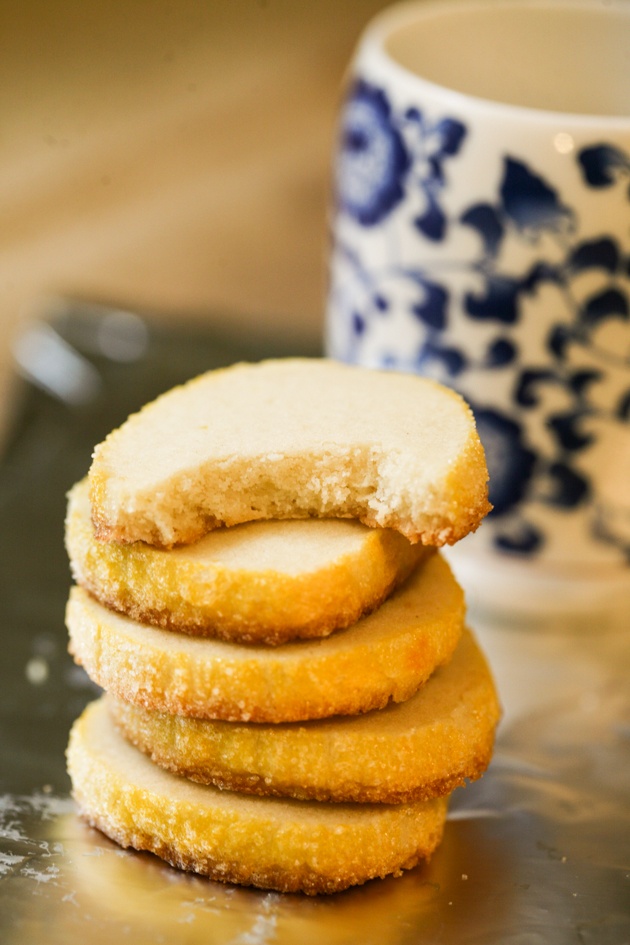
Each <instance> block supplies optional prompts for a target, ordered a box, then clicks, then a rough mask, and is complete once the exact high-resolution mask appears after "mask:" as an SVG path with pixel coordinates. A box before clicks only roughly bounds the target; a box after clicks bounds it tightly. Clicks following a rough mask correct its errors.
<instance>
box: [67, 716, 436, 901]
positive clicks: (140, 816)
mask: <svg viewBox="0 0 630 945" xmlns="http://www.w3.org/2000/svg"><path fill="white" fill-rule="evenodd" d="M67 757H68V771H69V773H70V778H71V780H72V790H73V795H74V797H75V799H76V802H77V804H78V806H79V810H80V811H81V813H82V815H83V816H84V818H85V819H86V820H87V821H88V822H89V823H90V824H92V825H93V826H95V827H98V828H99V829H100V830H102V831H103V833H105V834H107V836H109V837H110V838H111V839H113V840H115V841H116V842H117V843H119V844H120V845H121V846H124V847H134V848H135V849H137V850H149V851H151V852H152V853H156V854H157V855H158V856H160V857H161V858H162V859H164V860H166V861H167V862H169V863H171V864H172V865H173V866H177V867H180V868H183V869H187V870H193V871H195V872H197V873H203V874H205V875H208V876H210V877H211V878H212V879H215V880H220V881H222V882H232V883H241V884H245V885H254V886H260V887H263V888H265V889H276V890H279V891H280V892H305V893H308V894H316V893H333V892H337V891H339V890H341V889H346V888H347V887H348V886H352V885H357V884H360V883H364V882H366V881H367V880H369V879H372V878H375V877H377V876H378V877H383V876H387V875H389V874H392V873H393V874H398V873H400V872H401V871H402V870H403V869H408V868H411V867H413V866H415V865H416V864H417V863H418V862H419V861H420V860H421V859H426V858H428V857H429V856H430V855H431V854H432V852H433V851H434V850H435V848H436V846H437V845H438V843H439V841H440V839H441V836H442V830H443V826H444V820H445V817H446V809H447V799H446V798H436V799H434V800H432V801H426V802H416V803H414V804H398V805H374V804H334V805H333V804H320V803H317V802H308V801H296V800H281V799H278V798H263V797H247V796H245V795H240V794H233V793H231V792H228V791H219V790H217V789H216V788H213V787H208V786H206V785H199V784H195V783H193V782H192V781H187V780H186V779H184V778H179V777H176V776H175V775H173V774H169V773H168V772H166V771H163V770H162V769H161V768H158V767H157V766H156V765H153V764H152V763H151V762H150V761H149V759H148V758H146V756H145V755H143V754H142V753H141V752H139V751H138V750H137V749H135V748H133V747H132V746H131V745H129V744H128V743H127V742H126V741H125V739H124V738H123V737H122V735H120V733H119V732H118V731H117V729H116V727H115V725H114V723H113V722H112V721H111V720H110V718H109V715H108V713H107V711H106V709H105V706H104V704H103V702H102V701H100V700H99V701H98V702H96V703H93V704H92V705H91V706H88V708H87V709H86V710H85V712H84V714H83V715H82V716H81V717H80V718H79V719H78V721H77V722H76V723H75V725H74V727H73V729H72V732H71V736H70V743H69V746H68V753H67Z"/></svg>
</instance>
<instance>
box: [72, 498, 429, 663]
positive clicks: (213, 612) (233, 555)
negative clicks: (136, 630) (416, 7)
mask: <svg viewBox="0 0 630 945" xmlns="http://www.w3.org/2000/svg"><path fill="white" fill-rule="evenodd" d="M65 535H66V547H67V550H68V555H69V558H70V567H71V570H72V573H73V576H74V578H75V580H76V581H77V583H78V584H80V585H81V586H82V587H84V588H86V590H88V591H89V592H90V593H91V594H92V595H93V596H94V597H96V598H97V599H98V600H99V601H100V602H101V603H102V604H104V605H105V606H106V607H109V608H112V609H114V610H117V611H119V612H121V613H125V614H127V616H129V617H132V618H133V619H134V620H138V621H140V622H141V623H148V624H154V625H156V626H160V627H164V628H167V629H170V630H179V631H181V632H184V633H190V634H194V635H201V636H211V637H217V638H219V639H223V640H232V641H234V642H240V643H267V644H273V645H276V644H279V643H285V642H287V641H289V640H295V639H308V638H317V637H324V636H327V635H328V634H330V633H331V632H332V631H334V630H338V629H340V628H344V627H349V626H351V624H353V623H355V622H356V621H357V620H358V619H359V618H360V617H361V616H362V615H363V614H365V613H368V612H369V611H372V610H374V609H375V608H376V607H377V606H378V605H379V604H381V603H382V601H383V600H385V598H386V597H387V596H388V595H389V593H390V592H391V591H392V589H393V588H394V587H396V586H398V585H399V584H400V583H401V582H402V581H403V580H404V579H405V578H406V577H408V575H409V574H410V572H411V571H412V569H413V568H414V567H415V566H416V565H417V564H418V562H419V561H420V560H421V558H423V557H427V556H428V555H429V554H430V553H431V549H428V548H425V547H423V546H421V545H418V544H416V545H412V544H411V543H410V542H409V541H408V540H407V539H406V538H405V537H404V536H403V535H401V534H400V533H399V532H395V531H393V530H392V529H381V528H368V527H367V526H365V525H362V524H361V523H360V522H354V521H350V520H343V519H308V520H285V521H264V522H252V523H249V524H243V525H237V526H235V527H234V528H229V529H227V528H220V529H216V530H215V531H212V532H210V533H209V534H208V535H205V536H204V537H203V538H201V539H200V540H199V541H198V542H195V543H194V544H192V545H182V546H180V547H178V548H173V549H171V550H170V551H165V550H164V549H161V548H154V547H152V546H151V545H147V544H146V543H144V542H135V543H134V544H131V545H121V544H118V543H116V542H102V541H98V540H97V539H96V537H95V535H94V528H93V526H92V521H91V517H90V500H89V492H88V483H87V481H86V480H83V481H82V482H80V483H77V485H76V486H74V488H73V489H72V490H71V491H70V493H69V496H68V512H67V516H66V529H65Z"/></svg>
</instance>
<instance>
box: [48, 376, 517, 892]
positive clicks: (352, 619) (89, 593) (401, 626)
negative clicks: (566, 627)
mask: <svg viewBox="0 0 630 945" xmlns="http://www.w3.org/2000/svg"><path fill="white" fill-rule="evenodd" d="M486 479H487V473H486V468H485V461H484V457H483V451H482V449H481V446H480V444H479V440H478V438H477V434H476V431H475V427H474V422H473V419H472V415H471V413H470V411H469V409H468V408H467V407H466V405H465V404H464V403H463V401H462V400H461V399H460V398H459V397H457V396H456V395H454V394H453V393H451V392H450V391H447V390H446V389H444V388H441V387H439V386H438V385H435V384H433V383H432V382H430V381H426V380H423V379H420V378H416V377H411V376H405V375H396V374H391V373H381V372H371V371H365V370H361V369H356V368H350V367H346V366H343V365H340V364H335V363H332V362H327V361H319V360H318V361H315V360H314V361H309V360H299V359H298V360H294V359H289V360H284V361H272V362H264V363H262V364H259V365H237V366H235V367H233V368H230V369H227V370H224V371H216V372H210V373H209V374H207V375H204V376H202V377H201V378H197V379H196V380H194V381H192V382H190V383H189V384H187V385H185V386H183V387H181V388H176V389H175V390H174V391H171V392H169V393H168V394H166V395H164V396H163V397H161V398H159V399H158V400H157V401H155V402H154V403H153V404H150V405H149V406H148V407H145V408H144V410H142V411H141V412H140V413H139V414H137V415H135V416H133V417H131V418H129V420H128V421H127V422H126V423H125V424H124V425H123V426H122V427H121V428H120V429H119V430H117V431H114V432H113V433H112V434H110V436H109V437H108V438H107V439H106V440H105V441H104V443H103V444H101V445H100V446H99V447H97V449H96V451H95V455H94V461H93V464H92V468H91V470H90V475H89V481H88V480H86V481H84V482H81V483H79V484H78V485H77V486H75V488H74V489H73V490H72V492H71V493H70V497H69V506H68V516H67V522H66V543H67V548H68V553H69V556H70V560H71V567H72V572H73V575H74V577H75V580H76V582H77V586H76V587H74V588H73V589H72V591H71V595H70V600H69V603H68V611H67V624H68V629H69V633H70V649H71V652H72V653H73V655H74V657H75V659H76V660H77V662H79V663H80V664H82V665H83V666H84V667H85V669H86V670H87V672H88V674H89V675H90V677H91V678H92V679H93V680H94V681H95V682H96V683H97V684H99V685H100V686H102V687H103V689H104V690H105V691H106V694H105V695H104V697H103V698H102V699H100V700H99V701H98V702H96V703H94V704H93V705H92V706H89V707H88V709H87V710H86V712H85V713H84V714H83V716H82V717H81V719H79V720H78V722H77V723H76V724H75V726H74V728H73V732H72V735H71V739H70V745H69V748H68V764H69V771H70V775H71V779H72V783H73V792H74V796H75V798H76V800H77V803H78V805H79V809H80V810H81V812H82V814H83V815H84V816H85V818H86V819H87V820H88V821H89V822H90V823H92V824H93V825H95V826H97V827H99V828H100V829H101V830H102V831H103V832H104V833H106V834H107V835H108V836H110V837H112V838H113V839H114V840H116V841H118V842H119V843H121V844H122V845H124V846H132V847H135V848H136V849H140V850H151V851H153V852H154V853H156V854H158V855H159V856H161V857H163V858H164V859H166V860H167V861H168V862H170V863H172V864H173V865H176V866H179V867H183V868H186V869H191V870H195V871H196V872H200V873H204V874H207V875H209V876H211V877H213V878H214V879H219V880H223V881H229V882H238V883H244V884H253V885H257V886H261V887H263V888H271V889H278V890H281V891H303V892H306V893H319V892H334V891H336V890H339V889H344V888H346V887H348V886H350V885H353V884H357V883H362V882H365V881H366V880H368V879H371V878H373V877H377V876H385V875H388V874H392V873H394V874H396V873H399V872H400V871H401V870H402V869H405V868H409V867H411V866H413V865H415V864H416V863H417V862H418V861H419V860H420V859H423V858H427V857H429V856H430V855H431V853H432V852H433V850H434V849H435V847H436V846H437V844H438V843H439V841H440V838H441V835H442V829H443V825H444V820H445V816H446V808H447V802H448V796H449V795H450V793H451V792H452V791H453V789H454V788H455V787H457V786H458V785H460V784H463V783H464V782H465V781H466V780H467V779H472V778H475V777H478V776H479V775H480V774H481V773H482V772H483V771H484V770H485V768H486V766H487V764H488V762H489V760H490V756H491V753H492V745H493V739H494V730H495V727H496V723H497V720H498V714H499V709H498V703H497V697H496V693H495V689H494V685H493V682H492V678H491V675H490V673H489V671H488V668H487V666H486V664H485V661H484V659H483V656H482V655H481V653H480V651H479V649H478V647H477V645H476V643H475V641H474V638H473V636H472V634H471V633H470V631H468V630H467V629H465V626H464V621H465V608H464V600H463V595H462V592H461V590H460V588H459V587H458V585H457V583H456V581H455V579H454V578H453V576H452V574H451V572H450V570H449V568H448V566H447V564H446V562H445V561H444V560H443V558H442V557H441V555H440V553H439V551H437V550H436V546H438V545H441V544H444V543H445V542H451V543H452V542H453V541H456V540H457V539H458V538H461V537H463V535H465V534H466V533H467V532H468V531H470V530H471V529H473V528H475V527H477V525H478V523H479V522H480V520H481V518H482V517H483V515H484V514H485V512H486V511H487V509H488V505H487V497H486Z"/></svg>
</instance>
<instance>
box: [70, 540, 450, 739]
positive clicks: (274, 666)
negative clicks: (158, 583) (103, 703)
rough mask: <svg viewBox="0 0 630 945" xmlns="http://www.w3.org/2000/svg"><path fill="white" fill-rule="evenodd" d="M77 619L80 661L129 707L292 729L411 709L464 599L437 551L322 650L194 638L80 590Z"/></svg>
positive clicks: (320, 645) (445, 652) (73, 626)
mask: <svg viewBox="0 0 630 945" xmlns="http://www.w3.org/2000/svg"><path fill="white" fill-rule="evenodd" d="M66 619H67V626H68V630H69V632H70V651H71V652H72V654H73V655H74V657H75V659H76V661H77V662H78V663H80V664H82V665H83V666H84V667H85V669H86V671H87V673H88V675H89V676H90V677H91V678H92V680H93V681H94V682H96V683H97V684H98V685H100V686H102V687H103V688H104V689H106V690H108V691H111V692H113V693H114V694H115V695H118V696H120V697H121V698H123V699H125V700H126V701H128V702H134V703H137V704H139V705H144V706H145V707H147V708H149V709H156V710H161V711H164V712H169V713H175V714H179V715H190V716H195V717H198V718H220V719H226V720H228V721H252V722H291V721H299V720H301V719H313V718H323V717H327V716H331V715H337V714H341V715H353V714H355V713H357V712H367V711H369V710H370V709H374V708H381V707H382V706H384V705H385V704H386V703H387V702H388V701H389V700H390V699H392V700H393V701H394V702H401V701H403V700H405V699H408V698H409V696H411V695H412V694H413V693H414V692H415V691H416V690H417V689H418V687H419V686H420V685H421V684H422V683H423V682H424V681H425V680H426V679H428V677H429V676H430V675H431V673H432V672H433V671H434V669H435V668H436V667H437V666H439V665H441V664H442V663H445V662H447V661H448V660H449V659H450V658H451V656H452V654H453V651H454V649H455V647H456V645H457V642H458V640H459V638H460V636H461V631H462V628H463V621H464V595H463V593H462V591H461V589H460V587H459V585H458V584H457V582H456V581H455V578H454V577H453V575H452V572H451V570H450V568H449V566H448V564H447V563H446V562H445V561H444V559H443V558H442V557H441V556H440V555H439V553H436V554H433V555H431V556H430V557H429V558H428V559H427V561H426V562H424V563H423V564H421V565H420V567H418V568H417V569H416V571H414V573H413V574H412V575H411V577H410V578H409V579H408V580H407V582H406V583H405V584H404V586H403V587H402V588H399V589H398V590H397V591H395V592H394V593H393V594H392V595H391V597H389V598H388V600H386V601H385V603H384V604H383V605H382V606H381V607H380V608H379V609H378V610H376V611H374V612H373V613H372V614H370V615H368V616H367V617H364V618H363V619H362V620H359V621H358V622H357V623H356V624H354V625H353V626H352V627H348V628H347V629H346V630H340V631H338V632H337V633H335V634H333V635H332V636H329V637H326V638H325V639H323V640H303V641H299V642H293V643H285V644H283V645H282V646H277V647H266V646H263V645H254V644H250V645H245V644H237V643H228V642H225V641H223V640H213V639H210V638H208V637H205V638H199V637H191V636H187V635H185V634H182V633H175V632H173V631H172V630H161V629H159V628H157V627H147V626H145V625H143V624H140V623H137V622H135V621H133V620H131V619H129V618H128V617H124V616H122V615H120V614H116V613H114V612H113V611H109V610H107V609H106V608H105V607H103V606H102V605H101V604H99V603H98V602H97V601H95V600H94V599H93V598H92V597H90V595H89V594H88V593H87V592H86V591H84V590H83V589H82V588H79V587H74V588H73V589H72V591H71V593H70V600H69V602H68V607H67V612H66Z"/></svg>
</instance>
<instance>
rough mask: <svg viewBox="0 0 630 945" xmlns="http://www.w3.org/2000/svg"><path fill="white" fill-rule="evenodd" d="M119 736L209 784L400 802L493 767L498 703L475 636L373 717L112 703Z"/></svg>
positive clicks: (441, 791)
mask: <svg viewBox="0 0 630 945" xmlns="http://www.w3.org/2000/svg"><path fill="white" fill-rule="evenodd" d="M107 705H108V709H109V711H110V713H111V715H112V717H113V718H114V720H115V721H116V723H117V724H118V725H119V726H120V728H121V730H122V732H123V734H124V735H125V737H126V738H127V739H129V740H130V741H131V742H132V743H133V744H134V745H136V747H138V748H140V749H141V750H142V751H144V752H145V753H146V754H148V755H149V756H150V758H151V760H152V761H154V762H156V763H157V764H159V765H161V766H162V767H164V768H167V769H168V770H170V771H173V772H174V773H175V774H180V775H184V776H185V777H188V778H191V779H193V780H195V781H198V782H200V783H203V784H214V785H215V786H217V787H221V788H227V789H229V790H234V791H241V792H246V793H248V794H261V795H278V796H289V797H297V798H303V799H316V800H320V801H358V802H361V803H365V802H372V803H374V802H376V803H389V804H394V803H401V802H408V801H411V800H428V799H429V798H431V797H435V796H442V795H445V794H450V793H451V791H453V790H454V789H455V788H456V787H458V786H460V785H461V784H463V783H464V782H465V781H466V780H467V779H471V780H472V779H474V778H478V777H479V776H480V775H481V774H483V772H484V771H485V769H486V767H487V766H488V764H489V762H490V757H491V754H492V748H493V744H494V732H495V727H496V725H497V722H498V720H499V714H500V709H499V703H498V699H497V694H496V691H495V687H494V683H493V680H492V676H491V674H490V671H489V669H488V666H487V664H486V661H485V659H484V657H483V655H482V653H481V651H480V650H479V648H478V646H477V644H476V642H475V640H474V637H473V635H472V633H471V632H470V631H469V630H465V631H464V634H463V636H462V639H461V641H460V643H459V645H458V647H457V649H456V651H455V654H454V656H453V658H452V660H451V661H450V662H449V663H448V664H447V665H446V666H443V667H441V668H440V669H438V670H436V672H435V673H434V674H433V675H432V676H431V678H430V679H429V680H428V681H427V682H426V683H425V684H424V686H422V687H421V689H420V690H419V691H418V692H417V693H416V694H415V695H413V696H412V697H411V698H410V699H409V700H408V701H407V702H402V703H399V704H397V705H396V704H395V705H389V706H387V707H386V708H385V709H382V710H380V711H375V712H369V713H368V714H367V715H355V716H349V717H345V718H344V717H339V716H336V717H335V718H332V719H325V720H322V721H317V722H303V723H298V722H294V723H288V724H284V725H260V724H251V723H237V722H218V721H207V720H200V719H191V718H185V717H183V716H176V715H168V714H166V713H157V712H151V711H149V710H148V709H143V708H141V707H140V706H137V705H133V704H132V703H128V702H123V701H122V700H120V699H116V698H113V697H112V696H109V697H108V698H107Z"/></svg>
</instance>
